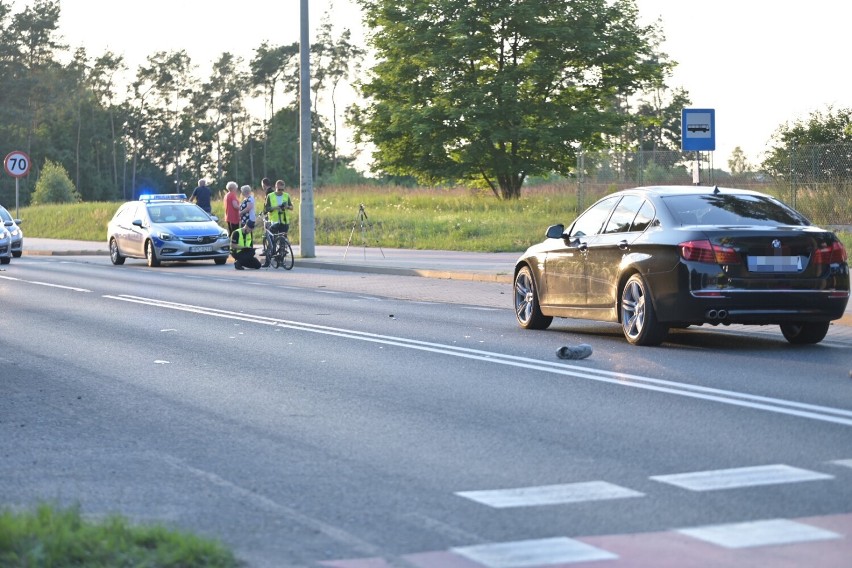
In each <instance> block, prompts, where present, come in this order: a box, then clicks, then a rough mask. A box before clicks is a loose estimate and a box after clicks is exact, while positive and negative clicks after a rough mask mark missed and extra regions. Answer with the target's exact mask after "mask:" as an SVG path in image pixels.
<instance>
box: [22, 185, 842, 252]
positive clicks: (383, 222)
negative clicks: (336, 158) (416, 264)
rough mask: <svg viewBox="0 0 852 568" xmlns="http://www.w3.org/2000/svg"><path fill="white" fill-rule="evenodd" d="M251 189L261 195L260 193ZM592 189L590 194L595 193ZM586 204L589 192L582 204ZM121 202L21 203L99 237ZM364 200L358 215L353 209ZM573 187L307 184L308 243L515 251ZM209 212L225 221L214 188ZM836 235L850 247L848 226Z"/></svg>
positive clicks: (40, 216)
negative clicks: (498, 193)
mask: <svg viewBox="0 0 852 568" xmlns="http://www.w3.org/2000/svg"><path fill="white" fill-rule="evenodd" d="M256 197H258V198H259V199H258V200H259V201H261V202H262V196H256ZM298 197H299V196H298V194H297V193H295V192H294V194H293V195H292V198H293V205H294V210H293V211H292V212H291V223H290V237H291V240H292V242H293V243H294V244H298V243H299V237H300V236H299V199H298ZM597 197H599V195H596V196H595V198H597ZM590 204H591V198H590V199H588V200H587V201H586V203H585V205H590ZM119 205H120V203H117V202H116V203H111V202H87V203H75V204H63V205H42V206H33V207H24V208H22V209H21V210H20V217H21V218H22V219H24V224H23V226H22V229H23V230H24V234H25V235H26V236H29V237H42V238H54V239H74V240H83V241H105V240H106V227H107V223H108V222H109V220H110V219H111V218H112V216H113V214H114V213H115V211H116V209H118V206H119ZM361 205H363V206H364V211H365V213H366V217H365V218H361V217H360V215H359V211H360V206H361ZM576 206H577V200H576V192H575V191H574V190H573V189H572V188H570V187H563V186H559V185H554V186H545V187H537V188H535V190H528V191H526V192H525V193H524V194H523V195H522V196H521V198H520V199H517V200H514V201H502V200H498V199H496V198H495V197H493V196H492V195H490V194H483V193H476V192H471V191H470V190H465V189H423V188H418V189H405V188H376V187H373V186H363V187H361V186H355V187H336V188H320V189H317V190H316V191H315V192H314V226H315V233H314V235H315V243H316V244H318V245H340V246H342V245H346V244H348V243H349V242H350V239H351V243H352V244H355V245H358V246H360V245H362V244H366V245H372V246H375V245H379V246H382V247H387V248H403V249H404V248H408V249H421V250H457V251H474V252H522V251H524V250H525V249H526V248H527V247H528V246H530V245H532V244H534V243H537V242H540V241H541V240H542V239H543V238H544V233H545V230H546V229H547V227H548V226H549V225H553V224H556V223H563V224H566V225H567V224H569V223H570V222H571V221H572V220H573V219H574V217H575V216H576V214H577V211H576ZM213 214H214V215H216V216H218V217H219V218H220V219H221V220H222V221H220V224H222V225H223V226H224V212H223V206H222V199H221V195H220V196H218V197H217V199H216V200H215V201H214V203H213ZM838 236H839V237H840V238H841V240H842V241H843V243H844V245H845V246H846V248H847V250H852V233H849V232H840V233H838Z"/></svg>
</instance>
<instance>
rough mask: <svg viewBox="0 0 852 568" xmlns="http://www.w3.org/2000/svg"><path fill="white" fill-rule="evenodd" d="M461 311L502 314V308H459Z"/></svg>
mask: <svg viewBox="0 0 852 568" xmlns="http://www.w3.org/2000/svg"><path fill="white" fill-rule="evenodd" d="M461 309H463V310H473V311H475V312H502V311H503V309H502V308H483V307H480V306H461Z"/></svg>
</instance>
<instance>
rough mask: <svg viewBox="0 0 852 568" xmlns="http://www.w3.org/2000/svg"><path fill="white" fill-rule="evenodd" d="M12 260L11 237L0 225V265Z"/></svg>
mask: <svg viewBox="0 0 852 568" xmlns="http://www.w3.org/2000/svg"><path fill="white" fill-rule="evenodd" d="M11 260H12V235H11V233H9V231H8V230H6V227H4V226H3V225H0V264H9V262H11Z"/></svg>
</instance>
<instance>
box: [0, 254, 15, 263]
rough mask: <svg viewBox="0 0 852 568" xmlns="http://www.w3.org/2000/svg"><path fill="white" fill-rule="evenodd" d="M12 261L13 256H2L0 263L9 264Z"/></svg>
mask: <svg viewBox="0 0 852 568" xmlns="http://www.w3.org/2000/svg"><path fill="white" fill-rule="evenodd" d="M10 262H12V257H11V256H4V257H3V258H0V264H9V263H10Z"/></svg>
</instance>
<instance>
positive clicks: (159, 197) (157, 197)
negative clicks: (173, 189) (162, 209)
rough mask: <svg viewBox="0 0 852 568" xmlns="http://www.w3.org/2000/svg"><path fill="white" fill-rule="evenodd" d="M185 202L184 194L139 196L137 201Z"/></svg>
mask: <svg viewBox="0 0 852 568" xmlns="http://www.w3.org/2000/svg"><path fill="white" fill-rule="evenodd" d="M178 200H180V201H186V194H185V193H155V194H150V195H140V196H139V201H145V202H151V201H178Z"/></svg>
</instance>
